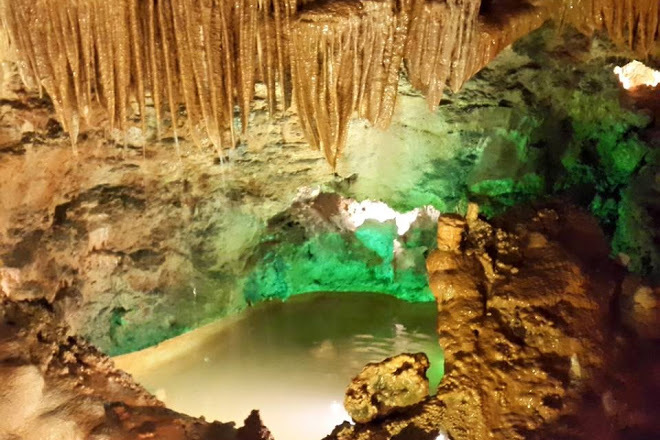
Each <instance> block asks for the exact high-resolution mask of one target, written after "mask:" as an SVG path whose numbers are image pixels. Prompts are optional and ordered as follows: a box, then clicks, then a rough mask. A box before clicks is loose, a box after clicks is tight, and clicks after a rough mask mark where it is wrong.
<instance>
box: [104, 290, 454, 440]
mask: <svg viewBox="0 0 660 440" xmlns="http://www.w3.org/2000/svg"><path fill="white" fill-rule="evenodd" d="M365 318H368V319H365ZM435 328H436V306H435V303H407V302H404V301H401V300H398V299H396V298H393V297H389V296H387V295H382V294H367V293H312V294H305V295H299V296H295V297H293V298H291V299H290V300H288V301H287V302H284V303H283V302H279V301H278V302H274V301H273V302H268V303H261V304H258V305H256V306H254V307H252V308H250V309H248V310H246V311H245V312H244V313H243V314H241V315H240V316H236V317H232V318H228V319H225V320H221V321H219V322H217V323H214V324H210V325H208V326H206V327H202V328H200V329H198V330H194V331H192V332H190V333H187V334H184V335H182V336H179V337H177V338H174V339H170V340H168V341H165V342H163V343H161V344H159V345H158V346H156V347H152V348H148V349H146V350H142V351H139V352H135V353H131V354H128V355H123V356H119V357H116V358H114V360H115V363H116V365H117V366H118V367H120V368H122V369H124V370H126V371H128V372H129V373H130V374H132V375H133V377H134V378H135V379H136V380H137V381H138V382H139V383H141V384H142V385H143V386H144V387H146V388H147V389H148V390H149V391H151V392H152V393H154V394H156V396H158V397H159V398H160V399H161V400H163V401H164V402H165V404H167V406H168V407H170V408H172V409H174V410H175V411H180V412H184V413H187V414H190V415H193V416H204V417H205V418H206V419H207V420H222V421H234V422H236V423H237V425H239V426H240V424H241V422H242V421H243V419H245V418H246V417H247V416H248V414H249V413H250V411H251V410H252V409H255V407H256V408H258V409H259V410H260V413H261V417H262V419H263V421H264V424H265V425H266V426H268V428H269V429H270V430H271V432H272V433H273V435H274V437H275V438H277V439H286V440H310V439H320V438H323V437H324V436H326V435H327V434H329V433H330V432H331V431H332V429H333V427H334V426H336V425H337V424H339V423H342V422H343V421H347V420H349V417H348V415H347V414H346V412H345V411H344V408H343V398H344V392H345V389H346V386H347V385H348V383H349V382H350V380H351V378H352V377H353V376H355V375H356V374H357V373H358V372H359V371H360V370H361V369H362V367H363V366H364V365H365V364H367V363H368V362H375V361H380V360H383V359H384V358H387V357H389V356H393V355H395V354H399V353H402V352H424V353H426V354H427V356H428V357H429V359H430V361H431V368H430V369H429V371H428V373H427V374H428V378H429V381H430V389H431V390H434V389H435V388H437V385H438V383H439V382H440V379H441V377H442V374H443V356H442V350H441V348H440V346H439V345H438V342H437V333H436V330H435Z"/></svg>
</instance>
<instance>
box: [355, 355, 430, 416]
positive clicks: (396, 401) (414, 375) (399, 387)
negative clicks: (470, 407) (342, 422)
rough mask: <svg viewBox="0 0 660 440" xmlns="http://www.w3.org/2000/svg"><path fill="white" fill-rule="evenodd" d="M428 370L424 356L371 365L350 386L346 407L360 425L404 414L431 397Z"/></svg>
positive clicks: (393, 358)
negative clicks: (406, 410) (400, 412)
mask: <svg viewBox="0 0 660 440" xmlns="http://www.w3.org/2000/svg"><path fill="white" fill-rule="evenodd" d="M428 368H429V359H428V358H427V357H426V355H425V354H424V353H414V354H408V353H404V354H400V355H398V356H393V357H391V358H387V359H385V360H383V361H381V362H375V363H371V364H367V365H366V366H365V367H364V368H363V369H362V371H360V374H358V375H357V376H355V377H354V378H353V380H352V381H351V383H350V384H349V386H348V388H347V390H346V398H345V399H344V407H345V408H346V411H347V412H348V414H350V416H351V418H352V419H353V420H354V421H356V422H358V423H367V422H370V421H372V420H375V419H377V418H381V417H384V416H387V415H389V414H392V413H394V412H396V411H401V410H404V409H405V408H406V407H409V406H411V405H414V404H416V403H419V402H421V401H422V400H424V399H425V398H426V397H427V396H428V394H429V381H428V379H427V378H426V370H428Z"/></svg>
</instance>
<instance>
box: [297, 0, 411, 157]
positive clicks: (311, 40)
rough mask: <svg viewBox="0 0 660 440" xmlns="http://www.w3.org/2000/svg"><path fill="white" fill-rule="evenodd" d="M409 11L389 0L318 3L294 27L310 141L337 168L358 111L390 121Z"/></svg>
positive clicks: (378, 121)
mask: <svg viewBox="0 0 660 440" xmlns="http://www.w3.org/2000/svg"><path fill="white" fill-rule="evenodd" d="M408 13H409V10H408V9H407V8H406V7H402V6H400V5H399V6H397V5H396V4H395V3H394V2H391V1H378V0H363V1H360V2H355V1H343V2H340V1H335V2H331V3H323V4H320V5H316V6H314V7H311V8H308V9H305V10H303V11H301V12H300V14H299V16H298V18H297V20H296V21H295V23H294V25H293V32H292V51H293V53H292V61H293V73H294V74H293V82H294V96H295V98H296V106H297V111H298V115H299V117H300V119H301V123H302V127H303V130H304V131H305V133H306V134H307V138H308V139H309V140H310V143H311V144H312V145H313V146H315V147H318V148H320V149H321V150H322V151H323V152H324V154H325V156H326V158H327V160H328V162H329V163H330V164H331V165H332V166H336V163H337V158H338V157H339V155H340V154H341V151H342V148H343V146H344V144H345V141H346V136H347V134H348V132H347V130H348V123H349V121H350V118H351V117H352V116H353V114H354V113H355V112H357V113H358V115H359V116H360V117H362V118H365V119H367V120H369V121H370V122H372V123H373V124H375V125H377V126H381V127H386V126H387V125H389V121H390V119H391V116H392V112H393V111H394V101H395V99H396V92H397V85H398V78H399V69H400V66H401V60H402V53H403V47H404V46H405V39H406V35H407V25H408Z"/></svg>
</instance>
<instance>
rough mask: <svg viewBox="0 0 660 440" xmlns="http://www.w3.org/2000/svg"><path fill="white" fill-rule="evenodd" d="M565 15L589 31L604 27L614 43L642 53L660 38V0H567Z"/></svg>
mask: <svg viewBox="0 0 660 440" xmlns="http://www.w3.org/2000/svg"><path fill="white" fill-rule="evenodd" d="M562 19H563V20H564V21H566V22H568V23H570V24H572V25H574V26H575V27H576V28H578V29H579V30H580V31H582V32H584V33H586V34H592V33H593V32H594V31H597V30H601V29H604V30H606V31H607V33H608V34H609V36H610V38H611V39H612V40H613V41H614V42H615V43H617V44H621V45H627V46H628V47H629V48H631V49H633V50H635V51H636V52H638V53H640V54H642V55H648V54H649V53H650V52H651V51H652V50H654V48H656V47H657V44H658V42H659V41H660V27H659V26H660V2H659V1H658V0H564V5H563V11H562Z"/></svg>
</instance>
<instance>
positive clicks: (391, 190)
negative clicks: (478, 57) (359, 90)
mask: <svg viewBox="0 0 660 440" xmlns="http://www.w3.org/2000/svg"><path fill="white" fill-rule="evenodd" d="M630 56H632V55H631V54H629V53H626V52H622V51H621V50H620V49H617V48H615V47H614V46H613V45H611V44H610V43H608V42H607V41H606V40H603V39H589V38H586V37H584V36H582V35H581V34H579V33H576V32H574V31H572V30H570V29H568V30H567V31H566V32H564V34H558V33H557V32H556V30H555V29H553V28H551V27H546V28H543V29H541V30H539V31H537V32H535V33H533V34H531V35H529V36H528V37H525V38H524V39H522V40H520V41H519V42H518V43H517V44H516V45H514V46H513V47H512V48H509V49H506V50H505V51H504V52H503V53H502V54H501V55H500V56H499V57H498V58H497V59H495V60H494V61H493V62H492V63H491V64H490V65H489V66H488V67H487V68H486V69H484V70H482V71H481V72H480V73H479V74H478V75H476V76H475V77H474V78H473V79H472V80H471V81H469V82H467V83H466V84H465V86H464V88H463V89H462V90H461V91H460V92H457V93H448V94H447V95H446V96H445V98H444V99H443V100H442V101H441V102H440V105H439V107H438V108H437V110H436V111H434V112H429V110H428V105H427V104H428V103H427V101H426V100H425V99H424V97H423V96H422V95H421V94H420V93H419V92H418V91H416V90H415V89H414V88H413V87H412V86H411V85H410V84H409V83H408V82H406V81H405V80H402V81H401V83H400V84H399V96H398V98H397V106H396V108H395V111H394V115H393V121H392V124H391V126H390V128H389V130H387V131H383V130H380V129H378V128H374V127H371V126H370V124H367V123H365V122H364V121H354V122H352V123H351V124H350V128H349V131H348V133H347V148H346V150H345V154H344V155H343V156H341V157H340V158H339V159H338V161H337V167H336V170H335V172H333V170H332V169H331V168H330V167H328V165H327V164H326V163H325V160H324V158H323V156H322V155H321V154H319V153H318V152H315V151H313V150H310V149H309V148H308V144H307V142H306V140H305V137H304V135H303V130H302V129H301V126H300V122H299V120H298V119H297V118H296V117H294V115H293V113H291V112H285V113H283V114H281V115H279V116H277V117H276V118H274V119H271V118H270V117H269V115H268V112H267V108H268V93H267V91H266V90H265V89H264V88H258V89H257V90H258V93H257V99H256V100H255V102H256V107H255V109H254V110H253V112H252V113H251V116H250V118H251V129H250V130H249V131H248V132H247V134H246V136H245V138H243V139H242V140H241V143H240V144H239V146H238V147H237V148H236V149H235V150H232V151H231V152H229V154H228V156H227V157H225V158H223V159H222V160H220V159H218V158H217V156H216V155H215V154H214V152H213V151H212V150H209V149H205V148H200V147H198V146H197V145H196V143H195V141H194V139H191V138H187V137H186V136H184V135H183V134H181V135H180V136H179V138H178V150H177V147H176V145H175V143H174V139H172V138H165V139H162V140H160V141H157V140H156V139H155V134H156V123H155V119H153V118H155V117H156V115H155V112H154V110H153V108H151V107H147V110H146V111H147V112H148V113H149V114H150V115H151V116H150V118H152V119H149V120H148V124H147V129H146V130H144V131H142V130H140V129H138V128H133V129H132V130H131V131H130V133H131V135H130V136H129V137H128V138H124V137H123V136H119V135H117V133H115V136H114V137H113V136H108V134H107V132H106V130H104V129H102V128H101V127H103V123H104V122H103V121H104V117H103V115H102V114H100V115H98V118H99V119H98V121H99V122H98V126H97V127H96V128H90V129H88V130H85V131H84V132H83V133H82V134H81V135H80V137H79V142H78V148H77V152H74V151H73V150H72V148H71V146H70V142H69V139H68V138H67V136H66V135H65V134H64V132H63V131H62V127H61V126H60V125H59V123H58V122H57V120H56V118H55V116H54V113H53V107H52V104H51V103H50V101H49V100H48V99H47V98H41V97H39V96H38V95H36V94H34V93H32V92H30V91H28V90H25V89H24V88H23V86H22V85H21V83H20V82H19V81H18V78H17V76H16V75H15V74H14V75H12V74H9V73H12V72H13V73H15V70H14V71H13V70H12V68H11V65H10V64H5V65H4V71H5V72H9V73H7V74H6V75H5V77H4V78H5V79H4V82H3V101H2V107H1V108H2V112H3V113H2V115H3V118H2V124H3V130H2V136H3V138H2V144H1V145H2V146H1V148H0V154H1V155H2V161H1V162H0V176H2V180H1V181H0V184H1V186H2V187H1V191H0V200H1V202H2V206H3V210H2V211H1V212H0V226H1V228H0V258H1V260H2V267H1V268H0V289H2V292H3V294H4V295H8V296H9V297H11V298H13V299H37V298H45V299H46V300H47V301H49V302H50V303H52V304H53V305H54V307H55V309H56V310H58V311H59V312H60V313H62V314H65V315H66V319H67V321H68V323H69V324H70V325H71V326H72V328H73V329H74V330H75V331H76V332H79V333H80V334H81V335H83V336H85V337H87V338H89V339H90V340H91V341H92V342H94V343H95V344H96V345H97V346H99V347H100V348H102V349H103V350H105V351H107V352H110V353H119V352H123V351H126V350H132V349H136V348H140V347H144V346H147V345H151V344H153V343H155V342H158V341H160V340H162V339H164V338H166V337H168V336H172V335H175V334H177V333H180V332H182V331H185V330H187V329H189V328H193V327H196V326H198V325H201V324H203V323H205V322H207V321H209V320H212V319H216V318H218V317H221V316H225V315H227V314H231V313H234V312H236V311H238V310H240V309H242V308H243V307H245V306H246V305H247V304H248V303H252V302H255V301H260V300H263V299H285V298H287V297H288V296H290V295H295V294H298V293H303V292H308V291H319V290H332V291H361V290H371V291H382V292H385V293H389V294H392V295H395V296H398V297H400V298H404V299H407V300H416V301H419V300H431V299H432V296H431V293H430V291H429V290H428V287H427V282H426V273H425V267H424V256H425V255H426V254H427V253H428V251H429V249H431V248H432V247H433V246H434V240H433V235H434V230H435V226H434V222H433V221H431V218H430V217H426V219H424V218H420V220H419V221H418V222H417V223H415V224H414V225H413V227H412V228H411V230H410V231H409V232H407V233H406V234H405V235H404V236H401V237H398V234H397V233H396V232H395V230H394V229H395V228H394V225H393V223H392V222H391V221H390V222H389V223H387V222H386V223H385V224H384V225H379V224H374V223H369V224H366V225H364V226H363V227H361V228H358V230H357V231H355V230H354V228H349V227H347V226H346V225H345V224H344V223H342V222H341V221H340V220H339V218H340V217H341V215H340V212H339V202H340V201H342V200H350V199H355V200H358V201H361V200H365V199H372V200H380V201H382V202H385V203H387V204H388V205H389V206H391V207H392V208H394V209H396V210H397V211H399V212H402V213H403V212H407V211H410V210H412V209H416V208H421V207H424V206H431V207H433V208H434V209H435V210H438V211H440V212H461V213H462V212H464V211H465V209H466V208H467V203H468V201H476V202H478V203H479V204H480V205H481V211H482V213H483V214H485V215H487V216H492V215H496V214H499V213H502V212H503V211H505V210H506V209H508V208H510V207H511V206H513V205H516V204H519V203H524V202H528V201H533V200H538V199H539V198H542V197H544V196H546V195H551V196H560V197H563V196H566V195H567V194H568V195H571V194H572V195H573V196H576V197H575V201H576V202H577V203H579V204H582V205H583V206H584V207H586V208H590V209H591V210H592V212H594V213H595V214H596V215H598V216H599V217H600V218H601V224H602V225H603V226H605V228H606V229H607V231H608V233H609V234H610V236H611V237H614V242H613V243H614V244H615V249H614V254H616V253H619V252H623V253H626V254H628V257H629V259H630V267H631V268H632V269H634V270H636V271H638V272H641V273H645V274H652V273H654V271H657V268H658V267H659V266H658V263H657V261H658V260H657V251H656V250H655V247H654V244H653V243H654V242H653V240H654V239H655V238H654V236H653V234H654V232H653V231H655V230H657V229H654V227H653V224H652V215H651V213H652V212H654V211H653V210H652V209H656V208H654V206H655V205H654V204H655V203H656V201H657V197H656V198H654V197H652V195H653V194H655V192H654V191H657V188H656V187H655V186H653V185H646V184H645V183H644V182H646V181H648V180H649V179H652V176H654V175H655V174H654V173H655V172H656V171H654V170H656V169H657V168H654V165H653V164H654V160H656V159H654V156H653V153H651V152H649V147H648V145H653V142H657V138H653V135H652V133H653V132H649V131H648V130H647V131H643V128H644V127H646V126H648V124H649V123H651V119H652V116H649V115H648V114H640V113H636V112H632V111H629V110H628V109H627V108H626V107H625V106H622V104H621V99H622V97H624V95H623V92H622V90H621V89H620V87H619V85H618V83H617V80H616V77H615V76H614V75H613V74H612V69H613V68H614V66H615V65H620V64H623V63H625V62H626V60H627V59H629V57H630ZM624 104H625V102H624ZM648 133H651V134H648ZM654 139H655V140H654ZM612 177H614V178H612ZM636 187H642V188H644V190H643V191H640V190H638V189H635V188H636ZM324 200H325V201H324ZM395 238H396V239H397V240H398V241H399V245H400V249H399V250H398V251H397V252H398V253H396V254H395V255H393V250H390V247H389V246H390V245H391V244H392V242H393V239H395ZM65 311H66V313H64V312H65Z"/></svg>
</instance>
